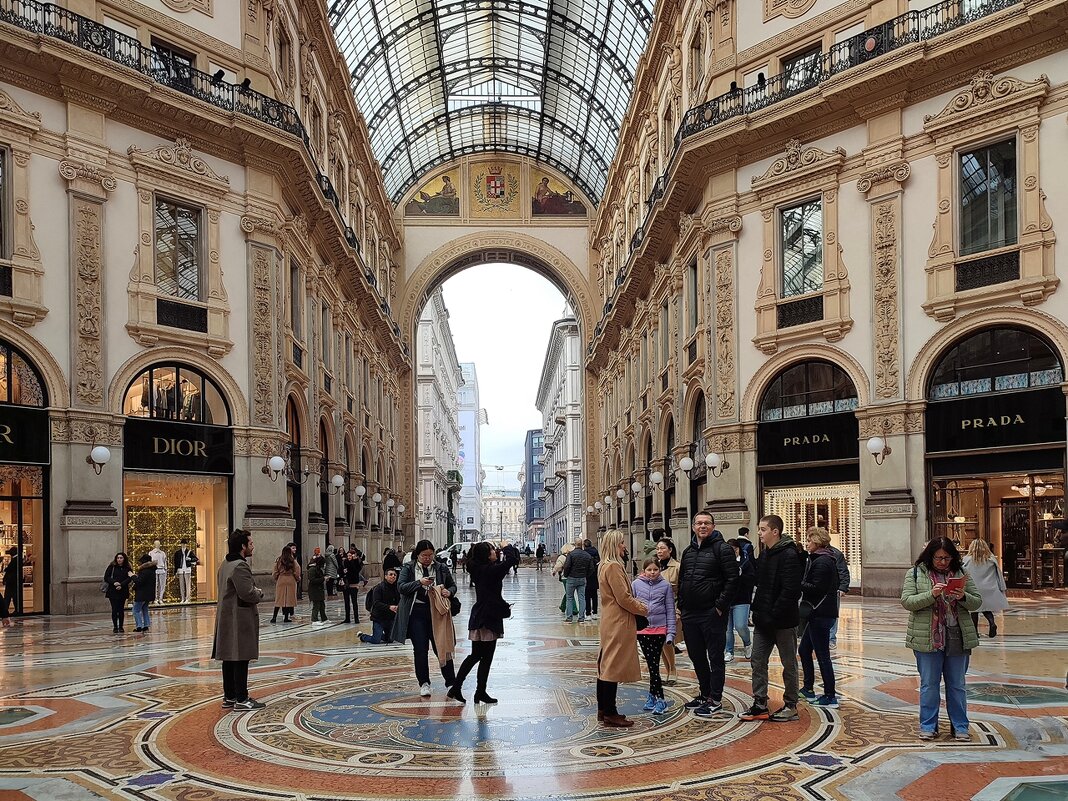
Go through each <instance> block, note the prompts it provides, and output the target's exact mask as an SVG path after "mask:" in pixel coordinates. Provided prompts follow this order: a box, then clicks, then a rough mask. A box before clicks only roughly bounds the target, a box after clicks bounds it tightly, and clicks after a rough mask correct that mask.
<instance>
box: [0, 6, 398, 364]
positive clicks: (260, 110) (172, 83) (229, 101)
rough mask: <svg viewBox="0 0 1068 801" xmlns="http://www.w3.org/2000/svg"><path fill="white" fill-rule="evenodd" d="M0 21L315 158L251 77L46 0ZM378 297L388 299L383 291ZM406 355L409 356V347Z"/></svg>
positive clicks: (289, 115) (3, 11) (334, 200)
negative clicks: (230, 73) (295, 144)
mask: <svg viewBox="0 0 1068 801" xmlns="http://www.w3.org/2000/svg"><path fill="white" fill-rule="evenodd" d="M0 22H5V23H8V24H9V25H14V26H15V27H17V28H20V29H22V30H24V31H29V32H30V33H35V34H39V35H41V36H47V37H50V38H54V39H59V40H61V41H63V42H66V43H67V44H71V45H74V46H75V47H78V48H80V49H82V50H85V51H86V52H89V53H92V54H94V55H96V56H99V57H101V58H104V59H107V60H108V61H111V62H112V63H114V64H118V65H120V66H122V67H126V68H128V69H131V70H134V71H135V72H137V73H140V74H141V75H144V76H146V77H148V78H150V79H152V80H153V81H155V82H156V83H158V84H160V85H162V86H166V87H168V88H170V89H174V90H176V91H178V92H181V93H183V94H185V95H188V96H189V97H192V98H194V99H196V100H199V101H201V102H204V103H208V104H209V105H211V106H214V107H215V108H218V109H221V110H223V111H227V112H230V113H233V114H240V115H242V116H244V117H248V118H250V119H253V120H257V121H259V122H262V123H265V124H267V125H270V126H272V127H273V128H276V129H277V130H279V131H282V132H283V133H286V134H289V135H291V136H295V137H297V138H299V139H300V141H301V142H302V143H303V144H304V148H305V150H306V151H307V153H308V155H309V157H310V159H311V161H312V164H313V165H314V164H316V159H315V155H314V153H313V151H312V148H311V142H310V139H309V137H308V132H307V130H306V129H305V127H304V124H303V123H302V122H301V120H300V116H299V115H298V114H297V111H296V109H294V108H293V107H292V106H289V105H287V104H285V103H282V102H281V101H279V100H275V99H274V98H272V97H268V96H267V95H265V94H263V93H261V92H257V91H256V90H254V89H252V88H251V87H250V86H249V81H248V79H245V80H244V81H242V82H241V83H240V84H233V83H229V82H228V81H225V80H222V79H221V74H218V73H217V74H216V75H209V74H208V73H206V72H201V71H200V70H198V69H196V68H195V67H191V66H189V65H186V64H176V63H174V62H172V61H169V60H168V59H166V58H165V57H163V56H161V55H160V53H158V52H157V51H156V50H154V49H153V48H152V47H151V46H150V45H145V44H143V43H142V42H140V41H139V40H138V39H136V38H134V37H132V36H129V35H127V34H125V33H122V32H121V31H118V30H115V29H114V28H109V27H108V26H106V25H103V24H101V23H99V22H96V21H95V20H92V19H89V18H88V17H84V16H82V15H81V14H75V13H74V12H73V11H68V10H67V9H65V8H62V7H60V6H57V5H55V4H53V3H42V2H38V0H0ZM315 172H316V176H315V183H316V186H317V187H318V188H319V192H320V194H321V195H322V196H323V198H324V199H325V200H326V201H327V202H328V203H329V204H330V205H332V206H333V207H334V209H335V211H337V213H338V220H339V223H340V227H341V229H342V232H343V235H344V237H345V240H346V242H347V243H348V245H349V247H350V248H351V249H352V250H353V251H354V253H355V254H356V255H357V256H358V258H357V261H358V262H359V263H360V264H363V257H362V254H361V251H362V249H361V246H360V241H359V239H358V238H357V236H356V234H355V232H354V231H353V230H352V228H351V227H349V226H348V225H347V224H346V223H345V215H344V213H343V210H342V207H341V199H340V197H339V195H338V193H337V190H336V189H335V188H334V185H333V183H332V182H331V181H330V178H329V177H328V176H326V175H324V174H323V173H322V172H321V171H320V170H319V168H318V166H315ZM368 283H369V284H370V288H371V291H372V292H373V293H374V294H375V295H379V290H378V286H377V281H374V280H373V279H369V281H368ZM379 301H380V303H381V302H384V301H383V299H382V298H381V297H380V296H379ZM385 313H386V316H387V319H388V320H389V322H390V326H389V328H390V330H391V331H393V332H394V333H395V334H396V332H397V331H398V326H397V325H396V324H395V323H394V321H393V318H392V317H391V316H389V312H388V307H387V309H386V311H385ZM405 355H406V356H407V351H406V349H405Z"/></svg>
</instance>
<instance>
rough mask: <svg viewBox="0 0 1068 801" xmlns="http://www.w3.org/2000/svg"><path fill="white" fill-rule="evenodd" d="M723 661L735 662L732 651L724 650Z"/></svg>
mask: <svg viewBox="0 0 1068 801" xmlns="http://www.w3.org/2000/svg"><path fill="white" fill-rule="evenodd" d="M723 661H724V662H733V661H734V654H732V653H731V652H730V651H724V652H723Z"/></svg>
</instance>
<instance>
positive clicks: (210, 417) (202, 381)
mask: <svg viewBox="0 0 1068 801" xmlns="http://www.w3.org/2000/svg"><path fill="white" fill-rule="evenodd" d="M122 413H123V414H125V415H126V416H127V417H149V418H153V419H156V420H174V421H176V422H184V423H201V424H205V425H215V426H228V425H230V409H229V407H228V406H227V404H226V400H225V398H224V397H223V394H222V392H221V391H220V390H219V388H218V386H216V385H215V382H214V381H212V380H211V379H210V378H208V377H207V376H206V375H204V373H202V372H201V371H200V370H197V369H196V368H194V367H189V366H187V365H184V364H156V365H153V366H152V367H150V368H148V369H147V370H145V371H144V372H143V373H141V374H140V375H139V376H137V378H135V379H134V380H133V381H132V382H131V383H130V386H129V387H127V389H126V397H125V399H124V400H123V404H122Z"/></svg>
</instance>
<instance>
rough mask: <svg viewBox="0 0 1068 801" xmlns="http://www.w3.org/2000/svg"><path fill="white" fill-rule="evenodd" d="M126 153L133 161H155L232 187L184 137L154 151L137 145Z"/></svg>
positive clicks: (227, 179)
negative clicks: (195, 151)
mask: <svg viewBox="0 0 1068 801" xmlns="http://www.w3.org/2000/svg"><path fill="white" fill-rule="evenodd" d="M126 153H127V155H129V156H130V160H131V161H139V160H144V159H155V160H156V161H158V162H159V163H160V164H165V165H167V166H168V167H177V168H178V169H181V170H184V171H185V172H187V173H192V174H193V175H195V176H199V177H201V178H204V179H207V180H208V181H210V182H213V183H218V184H225V185H226V187H227V188H228V187H229V186H230V179H229V178H227V177H225V176H222V175H219V174H218V173H217V172H215V170H213V169H212V167H211V165H210V164H208V163H207V162H206V161H204V159H202V158H201V157H200V156H198V155H196V153H194V152H193V148H192V147H190V146H189V140H188V139H184V138H182V137H178V138H177V139H175V140H174V144H173V145H160V146H159V147H157V148H153V149H152V150H142V149H141V148H139V147H137V146H136V145H131V146H130V147H129V148H127V150H126Z"/></svg>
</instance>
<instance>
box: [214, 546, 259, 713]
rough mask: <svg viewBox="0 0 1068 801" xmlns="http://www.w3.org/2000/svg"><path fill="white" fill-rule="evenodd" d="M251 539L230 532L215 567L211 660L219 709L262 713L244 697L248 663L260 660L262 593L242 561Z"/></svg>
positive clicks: (247, 552)
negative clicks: (216, 667)
mask: <svg viewBox="0 0 1068 801" xmlns="http://www.w3.org/2000/svg"><path fill="white" fill-rule="evenodd" d="M254 547H255V546H254V545H253V543H252V535H251V534H250V533H249V532H247V531H245V530H243V529H240V528H239V529H234V532H233V533H232V534H231V535H230V537H229V539H228V541H227V551H228V553H227V554H226V559H225V560H224V561H223V563H222V564H221V565H219V574H218V591H219V607H218V610H217V611H216V613H215V643H214V645H213V646H212V649H211V658H212V659H218V660H219V661H221V662H222V674H223V702H222V705H223V709H233V710H235V711H242V712H243V711H247V710H252V709H263V708H264V706H266V705H265V704H262V703H260V702H259V701H257V700H255V699H254V698H251V697H249V694H248V663H249V662H251V661H252V660H253V659H259V656H260V617H259V613H258V612H257V609H256V604H257V603H258V602H259V601H260V600H261V599H262V598H263V590H261V589H260V588H259V587H257V586H256V584H255V582H254V581H253V580H252V568H251V567H249V564H248V562H247V561H245V560H246V559H248V558H249V557H250V556H252V551H253V549H254Z"/></svg>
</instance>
